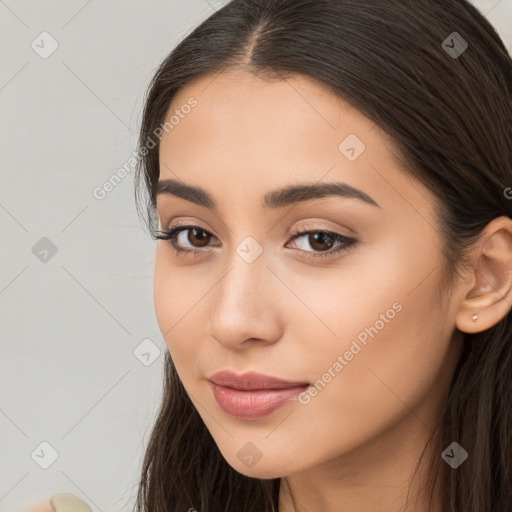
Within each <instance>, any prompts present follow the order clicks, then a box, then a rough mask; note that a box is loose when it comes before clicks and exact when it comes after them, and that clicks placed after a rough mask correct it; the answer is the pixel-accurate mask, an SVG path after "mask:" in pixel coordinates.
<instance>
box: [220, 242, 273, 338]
mask: <svg viewBox="0 0 512 512" xmlns="http://www.w3.org/2000/svg"><path fill="white" fill-rule="evenodd" d="M251 238H252V237H247V238H246V239H243V240H242V242H240V243H239V244H238V245H237V246H235V247H234V248H233V250H232V252H231V253H230V254H229V256H227V257H226V272H223V277H222V278H221V281H220V282H219V283H218V285H217V286H216V287H215V290H216V291H215V293H214V296H213V301H214V305H213V311H212V316H211V324H210V332H211V333H212V334H213V335H214V337H215V338H216V339H218V341H219V342H221V343H223V344H227V343H232V344H237V343H242V342H243V341H245V340H246V339H248V338H257V339H268V338H272V337H273V336H274V334H275V329H276V328H277V326H278V321H277V319H278V316H277V301H276V295H275V293H274V292H273V290H272V283H271V282H270V280H271V278H272V273H271V272H270V271H269V269H268V268H267V266H266V265H267V263H268V260H267V258H265V255H264V252H263V248H262V246H261V244H260V243H259V242H258V241H256V240H255V239H251Z"/></svg>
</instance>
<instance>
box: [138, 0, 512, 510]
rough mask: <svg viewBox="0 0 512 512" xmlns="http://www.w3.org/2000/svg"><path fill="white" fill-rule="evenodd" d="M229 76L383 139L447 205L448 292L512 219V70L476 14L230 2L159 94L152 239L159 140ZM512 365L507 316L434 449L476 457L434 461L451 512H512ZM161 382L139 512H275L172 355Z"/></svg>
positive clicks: (154, 97) (162, 78) (338, 2)
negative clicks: (205, 86)
mask: <svg viewBox="0 0 512 512" xmlns="http://www.w3.org/2000/svg"><path fill="white" fill-rule="evenodd" d="M455 32H456V34H454V33H455ZM464 41H465V42H466V43H467V47H465V46H464ZM230 67H231V68H239V69H244V70H248V71H250V72H253V73H254V74H257V75H258V76H260V78H268V79H270V78H274V79H284V78H286V77H288V76H293V75H303V76H307V77H310V78H312V79H314V80H317V81H319V82H321V83H322V84H324V85H325V86H326V87H328V88H329V90H331V91H332V92H333V93H334V94H336V95H338V96H339V97H340V98H342V99H344V100H345V101H347V102H349V103H350V104H351V105H353V106H354V107H355V108H357V109H358V110H359V111H361V112H362V113H363V114H364V115H366V116H367V117H368V118H369V119H371V120H372V121H374V122H375V123H376V124H377V125H378V126H379V127H381V128H382V129H383V130H385V131H386V132H387V133H388V134H389V135H390V136H391V137H392V140H393V143H394V144H395V145H396V150H397V154H398V155H399V156H400V158H401V160H402V161H403V162H404V165H405V168H406V169H407V172H410V173H411V175H413V176H414V177H416V178H417V180H418V181H419V182H421V183H422V184H423V185H425V186H426V187H428V189H429V190H431V191H432V192H433V193H434V194H435V195H436V197H437V198H438V199H439V205H440V206H439V208H438V209H437V218H438V230H439V235H440V239H441V241H442V252H443V255H444V260H445V262H446V268H445V272H446V277H447V281H446V282H447V283H453V282H454V281H453V279H454V278H455V276H456V275H457V272H458V270H459V269H460V268H461V266H463V265H465V264H467V249H468V248H469V247H471V245H472V244H473V243H474V242H475V241H477V240H478V239H479V236H480V234H481V232H482V230H483V228H484V227H485V226H486V225H487V224H488V223H489V222H490V221H491V220H493V219H494V218H496V217H499V216H502V215H505V216H508V217H512V200H511V199H510V198H508V197H507V194H506V193H505V191H506V190H507V189H508V187H510V186H512V144H511V140H512V102H511V96H512V94H511V83H512V65H511V57H510V54H509V53H508V51H507V49H506V48H505V46H504V44H503V42H502V41H501V39H500V37H499V36H498V34H497V32H496V30H495V29H494V28H493V27H492V26H491V24H490V23H489V22H488V21H487V20H486V18H485V17H484V16H483V15H482V14H481V13H480V12H479V11H478V10H477V9H476V8H475V7H474V6H473V5H472V4H470V3H469V2H468V1H466V0H232V1H231V2H229V3H228V4H226V5H225V6H224V7H222V8H220V9H219V10H217V11H216V12H215V13H214V14H212V15H211V16H210V17H209V18H208V19H206V20H205V21H204V22H202V23H201V24H200V25H199V26H198V27H197V28H195V29H194V30H193V31H192V32H191V33H190V34H189V35H188V36H187V37H186V38H185V39H184V40H183V41H182V42H181V43H180V44H178V45H177V46H176V47H175V48H174V50H173V51H172V52H171V53H170V54H169V55H168V56H167V57H166V58H165V60H164V61H163V62H162V64H161V65H160V66H159V68H158V70H157V71H156V73H155V75H154V77H153V79H152V81H151V83H150V86H149V88H148V92H147V94H146V97H145V107H144V111H143V119H142V126H141V132H140V139H139V155H140V160H139V165H138V167H137V170H136V190H135V195H136V202H137V208H138V210H139V213H141V214H146V216H145V218H144V220H145V222H146V224H147V227H148V228H149V229H150V232H151V233H152V234H153V233H154V231H155V224H154V222H155V219H156V216H155V211H156V200H155V193H156V183H157V181H158V179H159V163H158V148H159V140H160V137H159V135H160V134H161V133H162V130H161V129H160V131H159V127H162V126H163V125H164V124H165V121H166V120H165V116H166V114H167V111H168V108H169V106H170V103H171V101H172V100H173V98H174V96H175V95H176V93H177V92H178V91H179V90H180V89H182V88H183V87H185V86H186V85H188V84H190V83H191V82H192V81H194V80H197V79H199V78H201V77H204V76H205V75H207V74H212V76H213V74H215V73H219V72H222V71H223V70H225V69H227V68H230ZM144 148H145V149H144ZM509 190H510V189H509ZM142 195H145V200H144V199H143V198H142ZM511 354H512V314H511V313H510V312H509V313H508V314H507V315H506V317H505V318H503V319H502V320H501V321H500V322H499V323H497V324H496V325H494V326H493V327H492V328H490V329H488V330H486V331H484V332H480V333H477V334H465V335H464V341H463V346H462V352H461V356H460V360H459V362H458V365H457V367H456V370H455V372H454V375H453V380H452V383H451V387H450V390H449V396H448V398H447V401H446V404H445V409H444V410H443V411H441V418H442V420H441V421H440V422H439V424H438V425H437V427H436V429H435V430H434V432H433V434H432V438H431V440H432V441H433V443H434V446H435V449H436V450H438V449H439V448H440V449H441V450H442V449H443V448H444V447H447V446H448V445H450V443H451V442H452V441H457V442H458V443H459V444H460V445H461V446H462V447H464V448H465V449H466V450H467V451H468V452H469V458H468V459H467V460H466V461H465V462H464V463H463V464H462V465H461V466H459V467H458V468H457V469H452V468H451V467H449V466H448V464H446V463H445V462H444V461H443V460H442V458H441V453H440V451H437V452H435V457H434V458H433V459H432V462H431V466H430V470H429V471H430V472H429V475H430V478H429V491H430V499H432V495H433V493H434V485H435V484H436V482H437V483H440V484H441V488H440V489H441V492H442V500H443V512H455V511H457V512H462V511H464V512H506V511H510V510H512V508H511V496H512V482H511V480H512V476H511V474H512V472H511V455H512V451H511V443H512V441H511V432H510V426H511V421H510V420H511V415H512V392H511V376H512V361H511ZM164 377H165V378H164V387H163V399H162V403H161V407H160V410H159V412H158V415H157V418H156V420H155V423H154V426H153V429H152V432H151V436H150V439H149V441H148V444H147V448H146V451H145V456H144V460H143V468H142V475H141V479H140V485H139V489H138V495H137V503H136V507H137V511H139V512H185V511H189V510H195V511H197V512H206V511H208V512H224V511H233V512H271V511H274V512H276V511H277V510H278V498H279V488H280V479H268V480H263V479H261V480H260V479H255V478H249V477H247V476H244V475H242V474H240V473H238V472H236V471H235V470H234V469H233V468H232V467H231V466H230V465H229V464H228V463H227V462H226V461H225V460H224V458H223V457H222V455H221V453H220V451H219V450H218V448H217V446H216V444H215V441H214V439H213V438H212V437H211V435H210V433H209V431H208V430H207V428H206V427H205V425H204V423H203V421H202V419H201V417H200V416H199V414H198V412H197V411H196V409H195V407H194V405H193V403H192V402H191V400H190V399H189V397H188V395H187V393H186V391H185V389H184V387H183V385H182V383H181V381H180V379H179V377H178V375H177V372H176V369H175V367H174V364H173V361H172V359H171V357H170V354H169V353H166V358H165V375H164ZM434 434H435V435H434ZM424 453H425V452H424Z"/></svg>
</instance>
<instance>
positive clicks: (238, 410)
mask: <svg viewBox="0 0 512 512" xmlns="http://www.w3.org/2000/svg"><path fill="white" fill-rule="evenodd" d="M209 382H210V381H209ZM210 385H211V387H212V391H213V396H214V397H215V400H216V401H217V403H218V404H219V405H220V407H221V408H222V410H223V411H224V412H225V413H226V414H229V415H230V416H232V417H233V418H236V419H240V420H257V419H260V418H264V417H265V416H268V415H269V414H272V413H273V412H274V411H276V410H277V409H280V408H281V407H283V406H285V405H286V404H287V403H288V402H290V401H291V400H295V399H297V397H298V396H299V395H300V394H301V393H302V392H303V391H305V390H306V389H307V388H308V386H301V387H297V388H286V389H258V390H255V391H240V390H238V389H231V388H226V387H224V386H219V385H217V384H214V383H213V382H210Z"/></svg>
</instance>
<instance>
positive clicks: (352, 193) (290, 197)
mask: <svg viewBox="0 0 512 512" xmlns="http://www.w3.org/2000/svg"><path fill="white" fill-rule="evenodd" d="M160 194H162V195H171V196H176V197H180V198H182V199H185V200H187V201H190V202H192V203H195V204H197V205H199V206H204V207H205V208H208V209H210V210H213V211H215V212H218V207H217V203H216V202H215V199H214V198H213V196H212V195H211V194H210V193H208V192H207V191H206V190H204V189H202V188H201V187H196V186H193V185H186V184H185V183H182V182H180V181H176V180H172V179H164V180H160V181H158V183H157V190H156V195H160ZM328 196H339V197H346V198H353V199H359V200H360V201H363V202H365V203H367V204H370V205H372V206H376V207H377V208H381V206H380V205H379V204H377V202H376V201H375V200H374V199H373V198H371V197H370V196H369V195H368V194H366V193H365V192H363V191H362V190H359V189H358V188H355V187H352V186H351V185H348V184H347V183H341V182H332V183H317V184H307V183H305V184H298V185H289V186H287V187H284V188H282V189H279V190H274V191H271V192H268V193H267V194H265V196H264V197H263V202H262V207H263V208H272V209H275V208H282V207H283V206H288V205H290V204H295V203H299V202H302V201H309V200H311V199H321V198H323V197H328Z"/></svg>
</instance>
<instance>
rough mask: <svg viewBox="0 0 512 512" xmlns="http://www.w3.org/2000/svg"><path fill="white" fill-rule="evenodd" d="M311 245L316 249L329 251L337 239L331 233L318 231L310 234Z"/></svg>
mask: <svg viewBox="0 0 512 512" xmlns="http://www.w3.org/2000/svg"><path fill="white" fill-rule="evenodd" d="M308 242H309V245H310V246H311V247H312V248H313V249H315V250H316V251H328V250H329V249H331V248H332V246H333V244H334V242H335V239H334V237H333V236H332V235H330V234H329V233H326V232H324V231H318V232H316V233H310V234H309V236H308Z"/></svg>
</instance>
